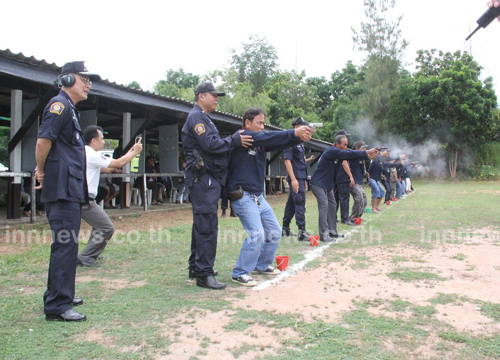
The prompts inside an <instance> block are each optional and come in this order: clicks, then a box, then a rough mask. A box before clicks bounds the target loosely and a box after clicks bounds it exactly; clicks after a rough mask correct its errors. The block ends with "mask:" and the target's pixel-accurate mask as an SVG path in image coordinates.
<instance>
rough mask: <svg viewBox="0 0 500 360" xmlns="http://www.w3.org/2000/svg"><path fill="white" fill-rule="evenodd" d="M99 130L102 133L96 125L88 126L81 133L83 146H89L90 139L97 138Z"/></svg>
mask: <svg viewBox="0 0 500 360" xmlns="http://www.w3.org/2000/svg"><path fill="white" fill-rule="evenodd" d="M97 130H99V131H100V132H103V130H102V127H100V126H97V125H89V126H87V128H86V129H85V131H84V132H83V141H84V142H85V145H89V144H90V142H91V141H92V139H95V138H96V137H98V136H99V133H98V132H97Z"/></svg>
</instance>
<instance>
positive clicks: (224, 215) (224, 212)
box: [220, 210, 226, 219]
mask: <svg viewBox="0 0 500 360" xmlns="http://www.w3.org/2000/svg"><path fill="white" fill-rule="evenodd" d="M220 217H221V218H223V219H225V218H226V210H222V215H221V216H220Z"/></svg>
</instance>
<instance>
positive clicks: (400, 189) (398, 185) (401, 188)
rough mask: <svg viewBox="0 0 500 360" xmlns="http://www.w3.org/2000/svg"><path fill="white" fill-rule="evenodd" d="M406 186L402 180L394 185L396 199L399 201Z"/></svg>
mask: <svg viewBox="0 0 500 360" xmlns="http://www.w3.org/2000/svg"><path fill="white" fill-rule="evenodd" d="M405 189H406V184H405V181H404V180H401V181H399V180H398V182H397V183H396V197H397V198H398V199H399V198H400V197H401V196H403V195H404V194H405Z"/></svg>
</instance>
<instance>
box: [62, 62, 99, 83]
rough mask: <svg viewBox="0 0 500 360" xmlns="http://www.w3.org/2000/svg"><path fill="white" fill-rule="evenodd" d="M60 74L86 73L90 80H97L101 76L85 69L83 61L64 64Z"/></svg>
mask: <svg viewBox="0 0 500 360" xmlns="http://www.w3.org/2000/svg"><path fill="white" fill-rule="evenodd" d="M61 74H80V75H86V76H88V77H89V78H90V81H99V80H101V77H100V76H99V75H97V74H93V73H91V72H89V71H88V70H87V67H86V66H85V61H71V62H67V63H66V64H64V66H63V68H62V71H61Z"/></svg>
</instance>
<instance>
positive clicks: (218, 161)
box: [182, 104, 241, 186]
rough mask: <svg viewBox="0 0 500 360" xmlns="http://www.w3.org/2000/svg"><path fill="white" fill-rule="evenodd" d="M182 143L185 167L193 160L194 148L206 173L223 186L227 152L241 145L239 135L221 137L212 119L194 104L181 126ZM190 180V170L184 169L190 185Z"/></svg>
mask: <svg viewBox="0 0 500 360" xmlns="http://www.w3.org/2000/svg"><path fill="white" fill-rule="evenodd" d="M182 145H183V147H184V154H185V155H186V159H187V163H186V169H189V168H190V167H191V165H192V164H193V163H194V161H195V157H194V155H193V152H192V151H193V149H195V150H197V151H198V153H199V154H200V156H201V157H202V158H203V161H204V163H205V167H206V168H207V171H208V173H209V174H210V175H212V176H213V178H214V179H215V180H216V181H217V182H219V183H220V184H221V186H224V185H225V184H226V178H227V165H228V159H229V152H230V150H231V149H232V148H233V147H235V146H241V137H240V134H239V133H238V132H236V133H234V134H233V135H231V136H228V137H226V138H224V139H222V138H221V137H220V134H219V130H217V128H216V127H215V125H214V123H213V122H212V120H211V119H210V118H209V117H208V115H207V114H206V113H205V112H204V111H203V109H202V108H201V107H199V106H198V105H196V104H195V105H194V107H193V109H192V110H191V111H190V112H189V115H188V117H187V119H186V122H185V123H184V126H183V127H182ZM192 180H193V177H192V174H191V171H186V184H188V185H189V186H190V184H191V183H192Z"/></svg>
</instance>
